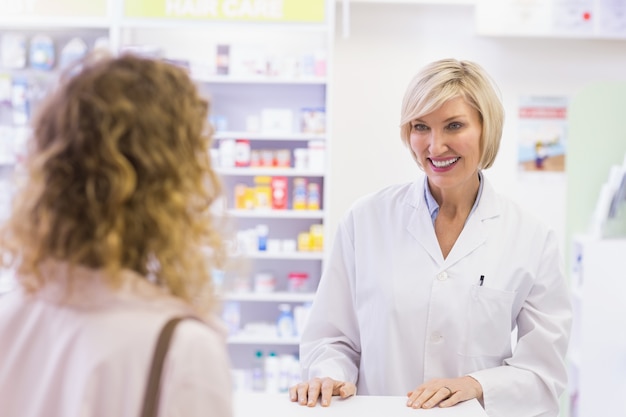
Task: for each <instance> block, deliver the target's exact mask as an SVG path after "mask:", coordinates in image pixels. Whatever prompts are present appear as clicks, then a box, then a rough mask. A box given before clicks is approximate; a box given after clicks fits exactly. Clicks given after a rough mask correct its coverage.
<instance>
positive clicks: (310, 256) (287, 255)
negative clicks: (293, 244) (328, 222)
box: [233, 252, 324, 261]
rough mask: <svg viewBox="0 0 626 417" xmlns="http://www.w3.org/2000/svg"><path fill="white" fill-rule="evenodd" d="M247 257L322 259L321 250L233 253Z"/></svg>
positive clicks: (301, 259)
mask: <svg viewBox="0 0 626 417" xmlns="http://www.w3.org/2000/svg"><path fill="white" fill-rule="evenodd" d="M233 256H235V257H243V258H248V259H275V260H300V261H306V260H310V261H321V260H322V259H324V253H323V252H252V253H244V254H238V255H234V254H233Z"/></svg>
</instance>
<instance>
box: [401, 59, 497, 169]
mask: <svg viewBox="0 0 626 417" xmlns="http://www.w3.org/2000/svg"><path fill="white" fill-rule="evenodd" d="M496 88H497V87H496V85H495V83H494V82H493V81H492V80H491V77H490V76H489V75H488V74H487V72H485V70H484V69H483V68H482V67H481V66H479V65H478V64H476V63H474V62H471V61H459V60H456V59H443V60H439V61H435V62H433V63H431V64H429V65H427V66H426V67H424V68H423V69H422V70H421V71H420V72H418V73H417V74H416V75H415V76H414V77H413V79H412V80H411V82H410V83H409V86H408V87H407V89H406V92H405V94H404V99H403V100H402V109H401V118H400V120H401V121H400V135H401V138H402V141H403V142H404V144H405V145H407V147H408V148H409V149H411V147H410V142H409V141H410V136H411V129H412V121H413V120H415V119H417V118H420V117H422V116H425V115H427V114H429V113H431V112H433V111H435V110H437V109H438V108H439V107H441V106H442V105H443V104H444V103H445V102H447V101H448V100H451V99H453V98H457V97H463V98H464V99H465V100H466V101H467V103H468V104H469V105H471V106H472V107H474V108H475V109H476V110H477V111H478V113H479V115H480V121H481V124H482V134H481V139H480V153H481V157H480V162H479V169H484V168H489V167H490V166H491V165H492V164H493V162H494V160H495V157H496V155H497V153H498V149H499V147H500V140H501V138H502V127H503V125H504V108H503V106H502V103H501V101H500V97H499V95H498V93H497V92H496ZM411 153H412V156H413V159H415V160H416V161H417V157H416V155H415V154H414V153H413V152H412V151H411ZM418 163H419V162H418Z"/></svg>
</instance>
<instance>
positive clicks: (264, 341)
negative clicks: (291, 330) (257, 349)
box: [228, 335, 300, 346]
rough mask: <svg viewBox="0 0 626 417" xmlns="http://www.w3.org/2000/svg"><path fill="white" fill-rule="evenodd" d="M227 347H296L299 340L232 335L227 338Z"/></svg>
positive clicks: (295, 338)
mask: <svg viewBox="0 0 626 417" xmlns="http://www.w3.org/2000/svg"><path fill="white" fill-rule="evenodd" d="M228 344H229V345H285V346H290V345H296V346H297V345H298V344H300V339H299V338H297V337H289V338H284V337H283V338H281V337H278V336H276V337H267V336H247V335H234V336H229V337H228Z"/></svg>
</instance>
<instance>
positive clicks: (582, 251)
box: [569, 236, 626, 417]
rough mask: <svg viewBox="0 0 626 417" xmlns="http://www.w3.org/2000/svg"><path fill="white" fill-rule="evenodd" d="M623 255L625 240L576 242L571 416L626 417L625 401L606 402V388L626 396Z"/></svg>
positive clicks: (585, 239)
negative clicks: (624, 393) (625, 393)
mask: <svg viewBox="0 0 626 417" xmlns="http://www.w3.org/2000/svg"><path fill="white" fill-rule="evenodd" d="M625 254H626V238H621V239H595V238H591V237H588V236H576V237H575V238H574V243H573V256H574V259H573V262H572V263H573V266H572V303H573V308H574V322H573V327H572V339H571V343H570V349H569V361H570V416H571V417H585V416H595V415H597V416H622V415H626V403H624V402H623V401H621V400H620V399H616V398H613V399H611V400H607V389H608V390H609V391H611V392H614V393H622V392H626V377H625V375H626V355H625V352H626V331H625V330H624V317H626V303H625V302H624V296H625V295H626V276H625V274H624V271H625V270H626V257H625V256H624V255H625ZM607 387H608V388H607ZM609 396H611V395H610V394H609Z"/></svg>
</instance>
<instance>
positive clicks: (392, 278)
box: [289, 59, 571, 417]
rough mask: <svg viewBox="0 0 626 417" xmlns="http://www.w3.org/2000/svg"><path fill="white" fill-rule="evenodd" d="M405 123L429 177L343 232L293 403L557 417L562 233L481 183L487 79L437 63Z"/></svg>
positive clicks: (493, 139)
mask: <svg viewBox="0 0 626 417" xmlns="http://www.w3.org/2000/svg"><path fill="white" fill-rule="evenodd" d="M401 120H402V122H401V136H402V139H403V141H404V142H405V143H406V145H407V146H408V148H409V149H410V151H411V153H412V155H413V157H414V159H415V160H416V162H417V164H418V165H419V166H420V168H421V169H422V170H423V171H424V173H425V177H422V176H420V178H418V179H417V180H416V181H415V182H413V183H409V184H400V185H394V186H390V187H388V188H386V189H383V190H382V191H379V192H377V193H374V194H372V195H370V196H367V197H364V198H362V199H361V200H360V201H358V202H356V204H354V206H353V207H352V209H351V210H350V211H349V212H348V213H347V215H346V216H345V217H344V219H343V220H342V222H341V223H340V225H339V228H338V231H337V235H336V238H335V241H334V244H333V250H332V253H331V255H330V259H329V263H328V265H327V266H326V269H325V271H324V274H323V276H322V279H321V281H320V285H319V288H318V292H317V295H316V298H315V301H314V303H313V307H312V311H311V314H310V318H309V321H308V323H307V326H306V328H305V330H304V332H303V336H302V341H301V346H300V355H301V363H302V367H303V376H304V381H303V382H302V383H300V384H298V385H296V386H294V387H291V389H290V394H289V395H290V397H291V400H292V401H297V402H299V403H300V404H302V405H309V406H314V405H315V404H316V403H317V400H318V398H319V397H321V403H322V405H330V400H331V396H332V395H340V396H342V397H349V396H351V395H354V394H355V393H358V394H362V395H391V396H404V395H407V393H408V395H407V400H406V401H407V406H409V407H413V408H432V407H435V406H440V407H450V406H454V405H455V404H457V403H459V402H461V401H466V400H469V399H473V398H476V399H478V400H479V401H480V402H481V404H482V405H483V407H484V408H485V411H486V412H487V414H488V415H489V416H491V417H516V416H520V417H522V416H523V417H529V416H557V415H558V414H559V396H560V395H561V394H562V393H563V391H564V388H565V386H566V383H567V373H566V366H565V354H566V350H567V345H568V341H569V334H570V327H571V306H570V301H569V296H568V291H567V285H566V282H565V279H564V274H563V269H562V258H561V255H560V254H559V249H558V244H557V238H556V236H555V233H554V232H553V231H551V230H550V229H548V228H547V227H545V226H544V225H542V224H541V223H540V222H539V221H537V220H536V219H535V218H533V217H532V216H530V215H528V214H526V213H525V212H524V211H523V210H521V209H520V208H519V207H518V206H516V205H515V204H514V203H513V202H511V201H509V200H508V199H506V198H505V197H503V196H502V195H499V194H498V193H496V191H495V190H494V189H493V188H492V186H491V185H490V183H489V181H488V180H487V178H486V177H485V176H484V175H483V173H482V170H483V169H485V168H489V167H490V166H491V165H492V163H493V161H494V158H495V156H496V154H497V150H498V147H499V143H500V138H501V134H502V126H503V120H504V112H503V108H502V104H501V102H500V100H499V97H498V95H497V94H496V92H495V87H494V86H493V84H492V82H491V81H490V77H489V76H488V75H487V74H486V73H485V72H484V70H483V69H482V68H481V67H480V66H478V65H477V64H475V63H472V62H468V61H457V60H453V59H446V60H441V61H438V62H434V63H432V64H430V65H428V66H426V67H425V68H424V69H423V70H422V71H421V72H420V73H418V74H417V75H416V77H415V78H414V79H413V81H412V82H411V83H410V85H409V87H408V89H407V91H406V94H405V97H404V100H403V104H402V116H401ZM512 333H513V334H515V335H516V337H514V338H512V336H511V335H512Z"/></svg>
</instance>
